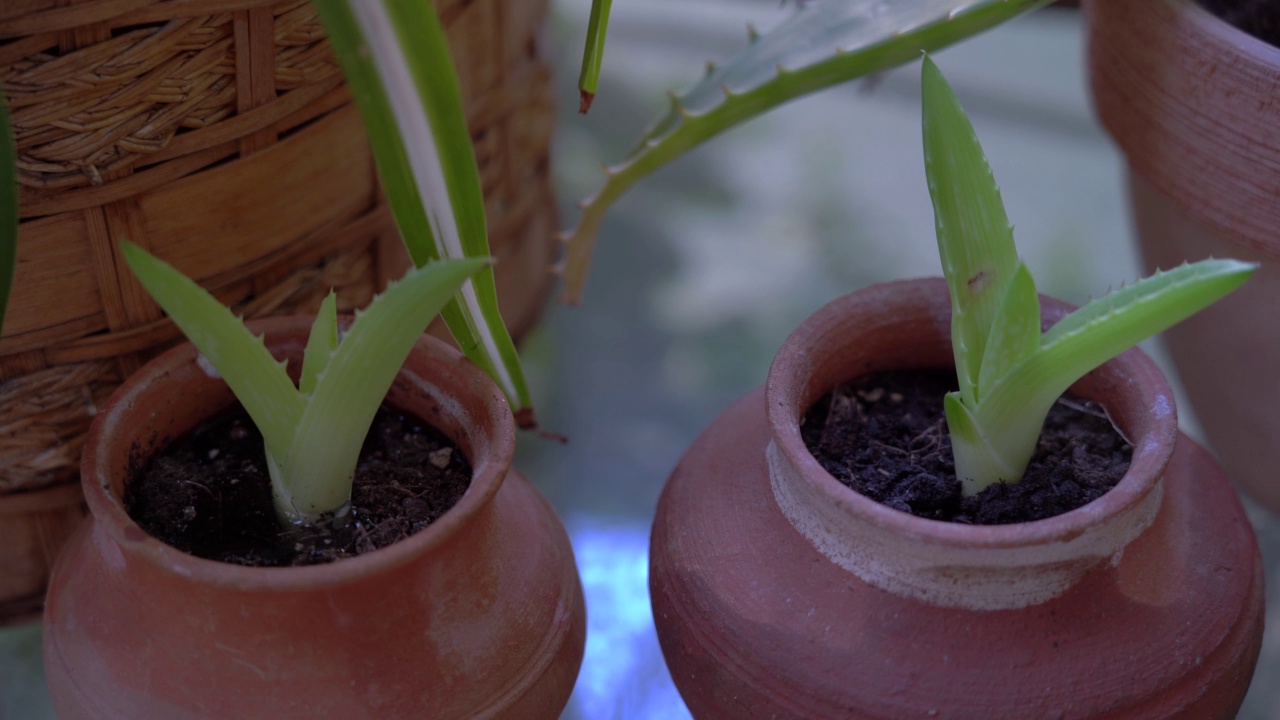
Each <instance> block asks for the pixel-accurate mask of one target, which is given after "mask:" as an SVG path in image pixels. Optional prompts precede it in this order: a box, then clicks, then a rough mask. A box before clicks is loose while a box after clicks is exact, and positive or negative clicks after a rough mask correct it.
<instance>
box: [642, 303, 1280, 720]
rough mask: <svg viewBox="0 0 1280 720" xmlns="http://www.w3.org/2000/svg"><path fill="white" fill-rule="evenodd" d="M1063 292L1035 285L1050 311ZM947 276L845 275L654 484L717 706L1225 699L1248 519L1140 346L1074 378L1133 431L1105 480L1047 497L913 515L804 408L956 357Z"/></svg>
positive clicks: (686, 686)
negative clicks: (895, 504)
mask: <svg viewBox="0 0 1280 720" xmlns="http://www.w3.org/2000/svg"><path fill="white" fill-rule="evenodd" d="M1063 309H1064V306H1063V305H1062V304H1060V303H1056V302H1053V301H1051V300H1048V299H1046V300H1045V311H1046V320H1047V321H1048V320H1051V319H1055V318H1056V317H1058V316H1060V315H1061V313H1062V312H1063ZM950 324H951V323H950V303H949V301H948V295H947V290H946V287H945V285H944V284H943V282H942V281H941V280H917V281H907V282H900V283H891V284H887V285H879V286H875V287H872V288H869V289H867V290H863V291H862V292H858V293H854V294H852V295H849V296H846V297H844V298H841V299H839V300H837V301H835V302H833V303H831V304H829V305H827V306H826V307H825V308H823V309H822V310H821V311H819V312H818V313H817V314H816V315H814V316H813V317H811V318H810V319H809V320H808V321H807V322H805V323H804V325H802V326H801V327H800V329H799V330H797V331H796V332H795V333H794V334H793V335H792V336H791V337H790V338H789V339H788V340H787V342H786V344H785V345H784V346H783V348H782V350H781V351H780V352H779V353H778V356H777V358H776V359H775V361H774V364H773V367H772V369H771V370H770V373H769V380H768V384H767V385H766V386H765V388H764V389H763V390H757V391H756V392H754V393H752V394H751V395H749V396H747V397H746V398H745V399H743V400H741V401H739V402H738V403H737V404H735V405H734V406H732V407H731V408H730V409H728V410H727V411H725V413H724V414H722V415H721V416H720V417H719V418H718V419H717V420H716V421H715V422H714V423H713V424H712V425H711V426H710V427H709V428H708V429H707V430H706V431H705V432H704V433H703V434H702V436H701V437H699V438H698V440H697V441H696V442H695V443H694V445H693V447H692V448H691V449H690V450H689V452H688V453H687V454H686V455H685V457H684V459H683V460H682V461H681V462H680V464H679V466H678V467H677V468H676V470H675V472H674V474H673V475H672V477H671V479H670V481H669V482H668V484H667V487H666V489H665V491H664V492H663V495H662V499H661V501H660V503H659V505H658V513H657V518H656V520H655V522H654V529H653V538H652V548H651V573H650V589H651V591H652V595H653V613H654V620H655V622H656V623H657V627H658V637H659V639H660V641H661V644H662V649H663V653H664V655H665V656H666V660H667V664H668V665H669V666H670V668H671V673H672V677H673V679H674V680H675V683H676V686H677V687H678V688H679V689H680V692H681V694H682V695H683V696H684V699H685V701H686V702H687V703H688V705H689V708H690V710H691V711H692V712H693V715H694V716H695V717H697V718H700V719H706V718H734V719H742V718H777V719H782V718H795V719H797V720H798V719H800V718H804V719H805V720H819V719H823V718H926V717H946V718H953V719H961V718H965V719H967V718H972V719H974V720H991V719H992V718H1077V719H1078V718H1115V719H1119V718H1124V719H1125V720H1135V719H1141V718H1187V719H1191V718H1194V719H1195V720H1211V719H1213V718H1232V717H1234V716H1235V710H1236V708H1238V707H1239V705H1240V703H1241V701H1242V700H1243V698H1244V694H1245V690H1246V689H1247V688H1248V685H1249V680H1250V675H1251V672H1252V670H1253V666H1254V663H1255V662H1256V660H1257V656H1258V651H1259V648H1260V643H1261V633H1262V612H1263V602H1262V572H1261V565H1260V561H1259V556H1258V549H1257V543H1256V541H1255V539H1254V535H1253V532H1252V530H1251V528H1250V526H1249V523H1248V522H1247V520H1246V518H1245V516H1244V513H1243V511H1242V509H1241V507H1240V503H1239V501H1238V500H1237V498H1236V496H1235V495H1234V493H1233V492H1232V491H1231V488H1230V486H1229V485H1228V483H1227V482H1226V479H1225V478H1224V477H1223V475H1222V473H1221V471H1220V470H1219V469H1218V468H1217V466H1216V465H1215V464H1214V463H1213V461H1212V459H1211V458H1210V457H1209V456H1208V455H1207V454H1205V453H1204V452H1203V451H1202V450H1201V449H1200V448H1198V447H1196V446H1195V445H1194V444H1192V443H1191V442H1189V441H1188V440H1187V439H1186V438H1185V437H1180V436H1179V435H1178V432H1177V421H1176V413H1175V411H1174V406H1173V400H1172V395H1171V394H1170V392H1169V389H1168V386H1167V385H1166V383H1165V381H1164V379H1163V378H1162V377H1161V375H1160V373H1159V371H1158V370H1157V369H1156V368H1155V366H1154V365H1153V364H1152V363H1151V362H1150V360H1149V359H1148V358H1147V357H1146V356H1144V355H1142V354H1141V353H1140V352H1138V351H1130V352H1128V353H1125V354H1124V355H1122V356H1121V357H1119V358H1117V359H1115V360H1113V361H1111V362H1109V363H1107V364H1106V365H1105V366H1103V367H1102V368H1100V369H1099V370H1097V371H1095V372H1094V373H1091V374H1090V375H1089V376H1087V377H1086V378H1085V379H1083V380H1082V381H1080V382H1079V383H1077V385H1076V386H1075V387H1074V388H1073V391H1074V392H1076V393H1078V394H1079V395H1081V396H1083V397H1086V398H1091V399H1095V400H1099V401H1101V402H1103V404H1104V405H1105V406H1106V408H1107V410H1108V412H1109V413H1111V416H1112V417H1113V419H1114V420H1115V422H1116V423H1117V424H1118V426H1119V427H1120V428H1121V429H1122V430H1123V431H1124V432H1125V434H1126V436H1127V437H1129V438H1131V439H1132V440H1133V441H1134V446H1135V451H1134V459H1133V463H1132V466H1131V467H1130V470H1129V472H1128V473H1127V474H1126V475H1125V477H1124V478H1123V479H1122V480H1121V482H1120V483H1119V485H1117V486H1116V488H1115V489H1113V490H1112V491H1110V492H1109V493H1107V494H1106V495H1104V496H1103V497H1101V498H1099V499H1098V500H1096V501H1094V502H1093V503H1090V504H1089V505H1087V506H1085V507H1082V508H1079V509H1077V510H1074V511H1072V512H1070V513H1066V514H1063V515H1060V516H1057V517H1054V518H1050V519H1047V520H1040V521H1036V522H1030V523H1022V524H1016V525H1003V526H972V525H959V524H952V523H945V522H939V521H934V520H926V519H922V518H917V517H914V516H912V515H908V514H906V513H901V512H898V511H896V510H892V509H890V508H888V507H885V506H883V505H880V504H878V503H876V502H874V501H872V500H869V499H867V498H865V497H863V496H862V495H859V494H857V493H855V492H854V491H852V490H850V489H848V488H847V487H845V486H844V485H842V484H841V483H840V482H839V481H837V480H836V479H835V478H833V477H831V475H829V474H828V473H827V472H826V471H825V470H823V469H822V467H821V466H820V465H819V464H818V463H817V461H816V460H814V458H813V457H812V455H810V454H809V452H808V450H807V449H806V448H805V446H804V444H803V442H802V441H801V439H800V431H799V420H800V417H801V415H802V414H803V413H804V412H805V410H806V409H807V408H808V407H809V406H810V405H811V404H812V403H813V402H815V401H816V400H817V399H818V398H819V397H821V396H822V395H823V394H825V393H826V392H828V391H829V390H830V389H831V388H833V387H835V386H836V385H837V384H839V383H842V382H845V381H848V380H851V379H854V378H856V377H858V376H861V375H863V374H866V373H870V372H874V371H876V370H887V369H906V368H922V367H948V366H950V365H951V349H950V337H949V332H950Z"/></svg>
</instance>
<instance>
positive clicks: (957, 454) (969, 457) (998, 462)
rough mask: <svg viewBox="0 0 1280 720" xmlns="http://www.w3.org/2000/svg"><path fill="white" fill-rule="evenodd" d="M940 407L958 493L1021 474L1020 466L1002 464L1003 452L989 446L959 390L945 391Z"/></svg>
mask: <svg viewBox="0 0 1280 720" xmlns="http://www.w3.org/2000/svg"><path fill="white" fill-rule="evenodd" d="M942 407H943V411H944V412H945V414H946V417H947V433H948V434H949V435H950V436H951V453H952V455H953V456H954V458H955V466H956V477H958V478H960V483H961V486H960V487H961V494H962V495H966V496H968V495H976V494H977V493H978V492H980V491H981V490H982V489H983V488H985V487H986V486H987V485H990V484H991V483H993V482H995V481H997V480H1013V481H1016V480H1018V479H1020V478H1021V477H1022V473H1023V470H1022V469H1020V468H1018V467H1013V466H1010V465H1008V464H1006V456H1005V455H1004V454H1002V453H1001V452H999V450H998V449H997V448H996V447H993V444H992V441H991V438H990V437H989V436H988V435H987V434H986V432H985V431H986V429H987V428H985V427H983V426H982V425H981V424H980V423H979V422H978V420H977V418H975V417H974V415H973V411H972V410H970V409H969V407H968V406H966V405H965V404H964V400H962V399H961V397H960V393H958V392H950V393H947V394H946V395H945V396H944V397H943V402H942ZM1035 434H1036V436H1037V437H1039V435H1040V428H1039V427H1036V429H1035ZM1023 467H1024V468H1025V465H1024V466H1023Z"/></svg>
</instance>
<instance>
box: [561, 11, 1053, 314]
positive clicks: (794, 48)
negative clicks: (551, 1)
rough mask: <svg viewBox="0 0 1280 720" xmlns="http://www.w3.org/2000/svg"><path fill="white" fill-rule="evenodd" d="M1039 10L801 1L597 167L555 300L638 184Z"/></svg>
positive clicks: (576, 286)
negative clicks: (767, 122)
mask: <svg viewBox="0 0 1280 720" xmlns="http://www.w3.org/2000/svg"><path fill="white" fill-rule="evenodd" d="M1048 2H1049V0H811V1H810V2H805V3H797V6H798V7H797V10H796V12H795V14H794V15H793V16H792V17H791V18H789V19H788V20H787V21H785V22H783V23H781V24H780V25H779V26H778V27H777V28H775V29H774V30H772V31H771V32H769V33H767V34H763V35H762V34H759V33H757V32H755V31H754V30H750V31H749V33H748V35H749V37H748V39H749V43H748V45H747V47H746V48H745V49H744V50H742V51H741V52H740V53H738V54H737V55H735V56H734V57H733V58H731V59H729V60H728V61H727V62H724V63H722V64H719V65H717V64H715V63H708V64H707V71H706V76H705V77H703V78H702V80H700V81H699V82H698V83H697V84H695V85H694V86H693V87H692V88H690V89H689V90H688V91H686V92H684V93H681V94H675V93H672V94H671V96H670V97H671V105H670V108H669V109H668V110H667V112H666V113H665V114H664V115H663V116H662V117H660V118H659V119H658V120H657V122H655V123H654V124H653V125H652V126H651V127H650V128H649V130H648V131H647V132H646V133H645V134H644V135H643V137H641V138H640V141H639V143H637V145H636V147H635V149H634V150H632V151H631V153H630V154H629V155H628V156H627V157H626V159H624V160H623V161H622V162H621V163H618V164H616V165H613V166H611V167H607V168H605V175H606V178H605V184H604V187H603V188H601V190H600V192H599V193H597V194H596V195H595V196H594V197H591V198H589V199H587V200H584V201H582V202H581V203H580V206H581V207H582V209H583V214H582V219H581V220H580V221H579V223H578V226H577V228H575V229H574V230H573V231H572V232H570V233H569V234H568V235H567V236H566V240H567V242H568V246H567V248H566V256H565V260H564V265H563V267H562V268H561V272H562V273H563V275H564V281H565V293H564V299H565V300H566V301H567V302H570V303H578V302H581V300H582V293H583V288H584V286H585V284H586V277H587V272H588V270H589V269H590V267H591V255H592V253H593V252H594V249H595V241H596V234H597V232H598V231H599V229H600V223H601V221H602V220H603V218H604V214H605V212H606V211H607V210H608V209H609V206H610V205H612V204H613V203H614V202H615V201H616V200H617V199H618V198H619V197H621V196H622V194H623V193H625V192H626V191H627V189H628V188H630V187H631V186H632V185H634V184H635V183H636V182H637V181H638V180H640V179H641V178H643V177H644V176H646V175H648V174H649V173H652V172H653V171H655V170H657V169H658V168H660V167H662V166H663V165H665V164H666V163H668V162H670V161H671V160H673V159H675V158H676V157H678V156H680V155H681V154H683V153H684V152H686V151H688V150H689V149H691V148H693V147H695V146H697V145H700V144H701V143H703V142H706V141H707V140H709V139H711V138H712V137H714V136H715V135H717V134H719V133H721V132H724V131H725V130H728V129H729V128H731V127H733V126H735V125H737V124H739V123H742V122H745V121H746V120H749V119H751V118H753V117H756V116H757V115H760V114H762V113H764V112H766V111H768V110H770V109H772V108H774V107H777V106H778V105H781V104H783V103H785V102H787V101H789V100H792V99H794V98H796V97H799V96H801V95H805V94H808V93H811V92H815V91H817V90H821V89H823V88H826V87H829V86H831V85H834V84H837V83H841V82H845V81H847V80H852V79H855V78H859V77H864V76H866V75H871V74H873V73H877V72H881V71H883V70H887V69H889V68H893V67H896V66H898V65H901V64H903V63H907V62H910V61H912V60H915V59H916V58H918V57H920V53H921V52H922V51H926V50H936V49H939V48H942V47H945V46H947V45H950V44H952V43H955V42H958V41H960V40H963V39H965V38H967V37H969V36H971V35H974V34H976V33H979V32H982V31H983V30H986V29H988V28H990V27H992V26H994V25H998V24H999V23H1002V22H1004V21H1005V20H1008V19H1009V18H1012V17H1014V16H1016V15H1018V14H1020V13H1022V12H1025V11H1027V10H1031V9H1033V8H1036V7H1040V6H1042V5H1045V4H1047V3H1048ZM601 37H602V36H601ZM590 50H591V46H590V45H588V52H590ZM596 67H597V69H598V65H597V66H596ZM584 72H585V65H584Z"/></svg>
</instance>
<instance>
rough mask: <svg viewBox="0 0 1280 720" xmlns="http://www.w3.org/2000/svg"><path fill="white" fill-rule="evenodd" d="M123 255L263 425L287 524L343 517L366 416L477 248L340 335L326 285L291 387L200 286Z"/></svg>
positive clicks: (384, 299) (129, 247)
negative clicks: (295, 378)
mask: <svg viewBox="0 0 1280 720" xmlns="http://www.w3.org/2000/svg"><path fill="white" fill-rule="evenodd" d="M123 252H124V258H125V261H126V262H127V263H128V264H129V268H130V269H132V270H133V272H134V274H135V275H137V276H138V279H139V280H140V281H142V284H143V286H145V287H146V288H147V291H148V292H150V293H151V295H152V297H154V298H155V299H156V302H157V303H159V304H160V307H162V308H164V311H165V312H167V313H168V314H169V317H170V318H171V319H172V320H173V321H174V322H175V323H177V325H178V327H179V328H181V329H182V332H183V333H184V334H186V336H187V338H188V339H190V340H191V342H192V343H193V344H194V345H195V346H196V347H197V348H198V349H199V350H200V352H201V353H203V355H204V357H205V358H206V359H208V361H209V363H210V364H212V365H213V367H214V368H215V369H216V370H217V371H218V373H219V374H220V375H221V376H222V378H223V379H224V380H226V383H227V385H228V386H229V387H230V388H231V391H232V392H233V393H235V396H236V398H237V399H239V400H240V404H241V405H243V406H244V409H245V411H246V412H248V413H249V417H250V418H252V420H253V423H254V425H256V426H257V427H258V430H259V431H260V432H261V433H262V439H263V444H264V445H265V448H266V455H267V467H268V470H269V472H270V474H271V490H272V495H273V497H274V501H275V508H276V514H277V515H278V516H279V517H280V519H281V521H282V522H283V523H286V524H289V525H299V524H315V523H317V522H320V521H321V520H323V519H324V518H325V517H326V516H329V515H332V516H334V517H342V516H344V515H345V514H346V510H347V503H348V502H349V500H350V498H351V483H352V480H353V479H354V476H355V468H356V461H357V459H358V457H359V454H360V446H361V445H362V444H363V443H364V438H365V435H366V434H368V431H369V427H370V426H371V425H372V424H373V416H374V414H375V413H376V412H377V411H378V406H379V405H380V404H381V403H382V399H383V397H385V396H386V394H387V390H388V389H389V388H390V387H391V383H392V382H393V381H394V380H395V376H396V373H397V372H399V370H400V366H401V365H403V364H404V361H405V358H407V357H408V356H409V352H410V351H411V350H412V349H413V345H414V343H415V342H417V340H418V338H419V337H421V336H422V333H423V332H425V331H426V328H427V325H429V324H430V323H431V320H432V319H433V318H434V317H435V316H436V315H437V314H438V313H439V312H440V310H441V309H442V308H443V307H444V306H445V304H446V303H447V302H449V299H450V298H452V297H453V296H454V295H455V294H456V293H457V292H458V288H459V287H461V286H462V283H463V282H465V281H466V280H467V278H469V277H471V276H472V275H474V274H475V273H476V271H478V270H480V268H482V267H484V266H485V265H486V263H487V260H486V259H483V258H471V259H466V260H445V261H438V262H434V263H430V264H428V265H426V266H425V267H423V268H421V269H417V270H411V271H410V272H409V274H408V275H406V276H405V277H404V279H403V280H401V281H400V282H398V283H391V284H389V285H388V287H387V290H386V291H385V292H384V293H383V294H382V295H380V296H378V297H377V298H374V300H373V302H372V303H370V304H369V306H368V307H367V308H366V309H365V310H364V312H360V311H357V312H356V318H355V321H354V322H352V323H351V327H350V328H349V329H348V330H347V331H346V333H345V335H344V336H343V337H341V338H339V333H338V323H337V309H336V308H337V305H336V302H335V301H334V296H333V293H330V294H329V296H328V297H327V298H325V300H324V302H323V303H322V304H321V306H320V312H319V314H318V315H317V316H316V319H315V323H314V324H313V325H312V327H311V335H310V337H309V338H308V339H307V346H306V349H305V350H304V352H303V361H302V374H301V378H300V380H299V384H298V386H297V387H294V385H293V381H292V380H290V378H289V376H288V374H287V373H286V371H285V364H284V363H283V362H278V361H276V359H275V358H274V357H272V355H271V353H270V352H269V351H268V350H267V348H266V345H265V344H264V343H263V340H262V338H261V337H258V336H255V335H253V333H251V332H250V331H249V329H248V328H246V327H245V326H244V324H243V323H242V322H241V321H240V320H239V319H238V318H236V317H235V316H234V315H232V314H231V311H230V310H228V309H227V308H226V307H224V306H223V305H222V304H221V303H219V302H218V301H217V300H216V299H215V298H214V297H213V296H212V295H210V294H209V293H207V292H205V290H204V289H203V288H201V287H200V286H199V285H197V284H195V283H194V282H192V281H191V280H190V279H188V278H187V277H186V276H185V275H183V274H182V273H181V272H179V271H178V270H177V269H175V268H174V267H172V266H171V265H169V264H168V263H166V262H164V261H162V260H159V259H157V258H155V257H153V256H152V255H150V254H149V253H147V252H146V251H145V250H143V249H142V248H140V247H138V246H136V245H134V244H132V243H129V242H125V243H124V244H123Z"/></svg>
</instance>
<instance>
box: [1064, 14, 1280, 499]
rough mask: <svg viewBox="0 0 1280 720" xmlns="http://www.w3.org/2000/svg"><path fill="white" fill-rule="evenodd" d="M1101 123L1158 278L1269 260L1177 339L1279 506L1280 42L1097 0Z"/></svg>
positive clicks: (1224, 443)
mask: <svg viewBox="0 0 1280 720" xmlns="http://www.w3.org/2000/svg"><path fill="white" fill-rule="evenodd" d="M1085 10H1086V16H1087V18H1088V24H1089V77H1090V82H1091V85H1092V89H1093V97H1094V104H1095V106H1096V111H1097V114H1098V117H1099V118H1100V119H1101V121H1102V124H1103V125H1104V126H1105V127H1106V129H1107V130H1108V132H1110V134H1111V136H1112V137H1113V138H1114V139H1115V141H1116V143H1117V144H1118V145H1119V146H1120V148H1121V150H1123V151H1124V154H1125V157H1126V158H1127V160H1128V170H1129V183H1130V192H1131V199H1132V204H1133V214H1134V220H1135V224H1136V229H1137V234H1138V240H1139V245H1140V248H1141V251H1142V256H1143V259H1144V262H1145V263H1146V266H1147V270H1148V271H1150V270H1152V269H1154V268H1156V267H1163V268H1168V267H1172V266H1175V265H1178V264H1181V263H1182V262H1183V261H1184V260H1199V259H1201V258H1205V257H1209V256H1216V257H1235V258H1239V259H1242V260H1251V261H1253V262H1257V263H1261V265H1262V267H1261V269H1260V270H1259V271H1258V273H1257V274H1256V275H1255V276H1254V277H1253V279H1252V280H1251V281H1250V282H1249V283H1247V284H1246V285H1245V286H1244V287H1242V288H1241V289H1240V291H1239V292H1236V293H1233V294H1232V295H1230V296H1229V297H1227V298H1226V299H1224V300H1223V301H1222V302H1220V303H1217V304H1216V305H1214V306H1213V307H1211V308H1209V309H1207V310H1205V311H1204V312H1202V313H1200V314H1198V315H1196V316H1195V317H1192V318H1191V319H1190V320H1188V321H1186V322H1185V323H1182V324H1181V325H1179V326H1178V327H1175V328H1173V329H1172V330H1170V331H1169V332H1168V333H1166V335H1165V337H1166V342H1167V344H1168V347H1169V350H1170V352H1171V354H1172V356H1173V359H1174V363H1175V364H1176V366H1177V369H1178V375H1179V377H1180V378H1181V379H1182V381H1183V383H1184V384H1185V385H1186V389H1187V394H1188V396H1189V397H1190V399H1191V403H1192V406H1193V408H1194V410H1195V413H1196V415H1197V417H1199V419H1200V420H1201V421H1202V423H1203V425H1204V432H1205V435H1206V437H1207V439H1208V441H1209V444H1210V445H1211V446H1212V447H1213V449H1214V450H1215V451H1216V452H1217V453H1218V455H1219V456H1220V457H1221V459H1222V464H1223V466H1224V467H1225V468H1226V470H1227V474H1228V475H1229V476H1230V477H1231V479H1232V480H1234V481H1235V482H1237V483H1240V484H1241V485H1243V486H1244V488H1245V489H1246V490H1247V491H1248V492H1249V493H1250V494H1251V495H1252V496H1253V497H1255V498H1257V499H1258V500H1260V501H1261V502H1263V503H1264V504H1266V505H1267V506H1269V507H1270V508H1271V509H1272V510H1273V511H1276V512H1280V475H1277V473H1276V467H1278V466H1280V443H1277V442H1276V441H1275V438H1277V437H1280V415H1277V414H1276V413H1275V410H1274V408H1276V407H1277V406H1280V382H1277V380H1276V377H1277V376H1276V371H1275V368H1276V367H1278V366H1280V332H1275V331H1274V329H1273V328H1275V327H1276V324H1275V320H1276V319H1275V310H1276V308H1277V307H1280V232H1278V231H1277V228H1280V202H1277V201H1276V199H1277V198H1280V122H1277V120H1276V118H1277V117H1280V48H1276V47H1273V46H1271V45H1268V44H1267V43H1265V42H1263V41H1262V40H1258V39H1257V38H1254V37H1252V36H1250V35H1248V34H1246V33H1245V32H1243V31H1240V30H1237V29H1236V28H1234V27H1232V26H1231V25H1229V24H1227V23H1226V22H1224V21H1222V20H1221V19H1219V18H1217V17H1216V16H1214V15H1212V14H1211V13H1209V12H1208V11H1206V10H1204V9H1203V8H1201V7H1200V6H1199V5H1197V4H1196V3H1195V2H1193V1H1192V0H1106V2H1097V1H1096V0H1095V1H1093V2H1086V3H1085Z"/></svg>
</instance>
